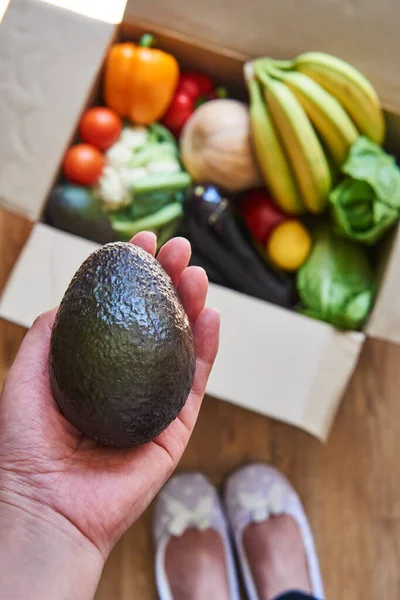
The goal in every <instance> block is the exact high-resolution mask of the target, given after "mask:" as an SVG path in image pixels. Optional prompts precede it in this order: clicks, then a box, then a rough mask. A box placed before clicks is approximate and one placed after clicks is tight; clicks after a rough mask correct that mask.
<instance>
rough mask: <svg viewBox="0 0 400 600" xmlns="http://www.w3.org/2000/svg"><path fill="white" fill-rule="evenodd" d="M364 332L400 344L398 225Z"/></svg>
mask: <svg viewBox="0 0 400 600" xmlns="http://www.w3.org/2000/svg"><path fill="white" fill-rule="evenodd" d="M366 333H367V334H368V335H369V336H371V337H373V338H377V339H381V340H385V341H390V342H394V343H395V344H400V227H399V228H398V229H397V231H396V234H395V236H394V240H393V244H392V249H391V252H390V255H389V260H388V262H387V265H386V268H385V272H384V276H383V279H382V281H381V282H380V287H379V292H378V297H377V300H376V303H375V307H374V309H373V311H372V313H371V316H370V319H369V322H368V325H367V327H366Z"/></svg>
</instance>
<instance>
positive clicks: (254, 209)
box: [242, 189, 287, 248]
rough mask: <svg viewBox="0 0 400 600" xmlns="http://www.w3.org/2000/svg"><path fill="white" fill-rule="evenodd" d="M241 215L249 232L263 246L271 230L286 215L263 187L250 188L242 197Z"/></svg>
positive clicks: (285, 217)
mask: <svg viewBox="0 0 400 600" xmlns="http://www.w3.org/2000/svg"><path fill="white" fill-rule="evenodd" d="M242 208H243V217H244V220H245V223H246V225H247V227H248V228H249V231H250V233H251V234H252V235H253V236H254V237H255V239H256V240H257V241H258V242H259V243H260V244H261V246H262V247H263V248H265V244H266V243H267V240H268V238H269V236H270V234H271V232H272V230H273V229H274V228H275V227H276V226H277V225H279V223H281V222H282V221H284V220H285V219H287V216H286V215H285V214H284V213H283V212H282V211H281V210H280V209H279V208H278V207H277V206H275V204H274V203H273V202H272V200H271V198H270V197H269V196H268V194H267V192H266V191H265V190H264V189H256V190H250V191H249V192H247V193H246V194H245V196H244V198H243V202H242Z"/></svg>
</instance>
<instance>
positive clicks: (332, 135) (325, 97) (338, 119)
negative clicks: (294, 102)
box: [268, 67, 359, 167]
mask: <svg viewBox="0 0 400 600" xmlns="http://www.w3.org/2000/svg"><path fill="white" fill-rule="evenodd" d="M268 72H269V73H270V74H271V75H272V76H273V77H278V78H279V79H281V80H282V81H283V82H284V83H286V85H287V86H289V87H290V89H291V90H292V91H293V93H294V95H295V96H296V98H297V99H298V101H299V102H300V104H301V105H302V107H303V108H304V110H305V112H306V114H307V116H308V118H309V119H310V121H311V123H312V124H313V125H314V127H315V129H316V130H317V131H318V133H319V135H320V137H321V138H322V141H323V142H324V145H325V147H326V148H327V149H328V152H329V154H330V155H331V156H332V158H333V160H334V161H335V163H336V165H337V166H338V167H341V166H342V165H343V163H344V162H345V160H346V158H347V155H348V153H349V150H350V146H351V145H352V144H353V142H354V141H355V140H356V139H357V138H358V136H359V133H358V131H357V129H356V126H355V125H354V123H353V121H352V120H351V119H350V117H349V115H348V114H347V112H346V111H345V110H344V108H343V106H342V105H341V104H340V103H339V102H338V101H337V100H336V98H334V97H333V96H332V95H331V94H330V93H329V92H327V91H326V90H324V88H323V87H321V86H320V85H319V84H318V83H316V82H315V81H314V80H313V79H311V78H310V77H308V76H307V75H304V74H303V73H298V72H297V71H279V70H278V69H274V68H273V67H271V69H269V70H268Z"/></svg>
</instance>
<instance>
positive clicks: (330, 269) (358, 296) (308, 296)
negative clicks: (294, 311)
mask: <svg viewBox="0 0 400 600" xmlns="http://www.w3.org/2000/svg"><path fill="white" fill-rule="evenodd" d="M297 289H298V292H299V296H300V300H301V302H302V304H303V308H302V312H303V313H304V314H306V315H308V316H310V317H314V318H316V319H320V320H322V321H327V322H328V323H331V324H332V325H335V326H336V327H339V328H340V329H358V328H360V327H361V325H362V324H363V323H364V321H365V319H366V318H367V316H368V313H369V311H370V308H371V306H372V301H373V298H374V294H375V281H374V276H373V273H372V270H371V267H370V265H369V261H368V257H367V254H366V252H365V250H364V249H363V248H362V247H361V246H358V245H357V244H354V243H352V242H349V241H347V240H344V239H342V238H340V237H338V236H337V235H335V234H334V233H333V232H332V231H331V229H330V228H329V227H328V226H327V225H320V226H319V227H318V228H317V229H316V232H315V239H314V244H313V248H312V250H311V254H310V256H309V258H308V260H307V262H306V263H305V265H303V267H302V268H301V269H300V270H299V272H298V274H297Z"/></svg>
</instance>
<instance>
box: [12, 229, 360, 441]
mask: <svg viewBox="0 0 400 600" xmlns="http://www.w3.org/2000/svg"><path fill="white" fill-rule="evenodd" d="M97 247H98V245H97V244H94V243H93V242H88V241H86V240H83V239H81V238H77V237H75V236H71V235H70V234H68V233H63V232H61V231H58V230H56V229H53V228H52V227H49V226H47V225H43V224H41V223H38V224H36V225H35V227H34V229H33V232H32V234H31V236H30V238H29V240H28V242H27V243H26V245H25V247H24V249H23V251H22V253H21V255H20V257H19V259H18V262H17V264H16V266H15V268H14V270H13V272H12V274H11V277H10V279H9V282H8V285H7V287H6V289H5V291H4V294H3V296H2V299H1V302H0V317H3V318H5V319H8V320H10V321H14V322H16V323H18V324H19V325H23V326H26V327H28V326H30V325H31V323H32V322H33V320H34V319H35V317H36V316H37V315H38V314H39V313H41V312H44V311H46V310H49V309H50V308H52V307H54V306H56V305H57V304H58V303H59V302H60V300H61V298H62V296H63V294H64V292H65V290H66V288H67V286H68V283H69V281H70V279H71V277H72V275H73V274H74V272H75V271H76V270H77V268H78V267H79V266H80V264H81V263H82V262H83V260H85V258H86V257H87V256H88V254H89V253H90V252H92V251H93V250H95V249H96V248H97ZM26 298H29V302H26ZM207 303H208V305H211V306H215V307H216V308H218V309H219V310H220V311H221V316H222V324H221V340H220V351H219V354H218V358H217V361H216V364H215V367H214V369H213V372H212V375H211V378H210V381H209V385H208V388H207V390H208V393H209V394H211V395H213V396H216V397H218V398H221V399H223V400H228V401H230V402H233V403H235V404H239V405H240V406H243V407H245V408H248V409H250V410H254V411H256V412H259V413H261V414H264V415H268V416H271V417H274V418H276V419H279V420H281V421H286V422H288V423H291V424H293V425H296V426H297V427H301V428H302V429H305V430H307V431H309V432H310V433H312V434H313V435H315V436H317V437H319V438H321V439H326V437H327V435H328V432H329V429H330V425H331V422H332V419H333V417H334V415H335V413H336V410H337V408H338V405H339V403H340V399H341V396H342V392H343V389H344V388H345V387H346V385H347V382H348V380H349V378H350V376H351V374H352V372H353V369H354V366H355V364H356V361H357V358H358V354H359V351H360V349H361V346H362V343H363V340H364V336H363V335H362V334H360V333H347V334H343V333H339V332H338V331H336V330H335V329H333V328H332V327H330V326H328V325H326V324H324V323H320V322H317V321H313V320H311V319H308V318H306V317H302V316H300V315H297V314H295V313H293V312H290V311H287V310H284V309H281V308H278V307H276V306H273V305H271V304H268V303H266V302H262V301H260V300H256V299H254V298H250V297H248V296H245V295H243V294H238V293H236V292H232V291H231V290H228V289H225V288H221V287H220V286H216V285H211V286H210V291H209V297H208V302H207ZM238 315H240V318H238Z"/></svg>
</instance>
